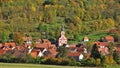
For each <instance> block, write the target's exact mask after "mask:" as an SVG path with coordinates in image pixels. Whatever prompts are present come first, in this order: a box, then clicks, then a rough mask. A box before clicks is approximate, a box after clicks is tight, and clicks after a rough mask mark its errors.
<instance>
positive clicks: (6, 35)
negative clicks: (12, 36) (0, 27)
mask: <svg viewBox="0 0 120 68" xmlns="http://www.w3.org/2000/svg"><path fill="white" fill-rule="evenodd" d="M7 41H8V34H7V31H4V32H2V43H5V42H7Z"/></svg>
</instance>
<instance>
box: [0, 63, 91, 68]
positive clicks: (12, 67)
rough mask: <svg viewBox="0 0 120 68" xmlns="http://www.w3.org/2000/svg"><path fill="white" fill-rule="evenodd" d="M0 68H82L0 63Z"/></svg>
mask: <svg viewBox="0 0 120 68" xmlns="http://www.w3.org/2000/svg"><path fill="white" fill-rule="evenodd" d="M0 68H83V67H75V66H57V65H43V64H20V63H0ZM85 68H86V67H85ZM87 68H90V67H87Z"/></svg>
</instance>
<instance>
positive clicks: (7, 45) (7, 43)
mask: <svg viewBox="0 0 120 68" xmlns="http://www.w3.org/2000/svg"><path fill="white" fill-rule="evenodd" d="M5 46H6V47H9V46H12V47H15V46H16V44H15V42H6V43H5Z"/></svg>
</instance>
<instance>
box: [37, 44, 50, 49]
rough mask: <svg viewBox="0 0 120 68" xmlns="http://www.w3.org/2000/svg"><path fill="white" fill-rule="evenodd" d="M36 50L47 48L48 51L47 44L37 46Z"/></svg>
mask: <svg viewBox="0 0 120 68" xmlns="http://www.w3.org/2000/svg"><path fill="white" fill-rule="evenodd" d="M36 48H46V49H48V45H46V44H37V45H36Z"/></svg>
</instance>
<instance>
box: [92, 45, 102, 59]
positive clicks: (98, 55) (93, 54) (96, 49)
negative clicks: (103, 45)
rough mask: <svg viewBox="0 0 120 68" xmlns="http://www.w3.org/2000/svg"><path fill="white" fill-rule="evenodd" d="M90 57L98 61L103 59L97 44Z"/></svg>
mask: <svg viewBox="0 0 120 68" xmlns="http://www.w3.org/2000/svg"><path fill="white" fill-rule="evenodd" d="M90 56H91V57H93V58H94V59H98V58H100V57H101V55H100V53H99V51H98V47H97V45H96V44H94V45H93V47H92V51H91V55H90Z"/></svg>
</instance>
